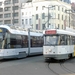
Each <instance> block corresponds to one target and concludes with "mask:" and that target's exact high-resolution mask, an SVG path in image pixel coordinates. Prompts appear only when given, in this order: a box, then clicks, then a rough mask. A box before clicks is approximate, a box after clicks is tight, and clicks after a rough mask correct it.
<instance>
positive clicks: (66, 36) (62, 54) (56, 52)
mask: <svg viewBox="0 0 75 75" xmlns="http://www.w3.org/2000/svg"><path fill="white" fill-rule="evenodd" d="M43 34H44V46H43V55H44V58H45V60H46V61H47V60H49V59H56V60H62V59H68V58H71V57H74V56H75V33H74V32H72V31H68V30H60V29H48V30H44V32H43Z"/></svg>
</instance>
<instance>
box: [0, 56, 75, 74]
mask: <svg viewBox="0 0 75 75" xmlns="http://www.w3.org/2000/svg"><path fill="white" fill-rule="evenodd" d="M74 73H75V58H73V59H70V60H68V61H65V62H62V63H60V62H55V61H54V62H52V61H51V62H49V63H47V62H44V58H43V56H35V57H28V58H26V59H20V60H8V61H3V62H2V61H1V62H0V75H75V74H74Z"/></svg>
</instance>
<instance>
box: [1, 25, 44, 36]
mask: <svg viewBox="0 0 75 75" xmlns="http://www.w3.org/2000/svg"><path fill="white" fill-rule="evenodd" d="M0 28H5V29H7V30H8V31H9V32H10V33H11V34H20V35H28V31H25V30H18V29H12V28H11V27H10V26H7V25H0ZM30 36H43V33H41V32H30Z"/></svg>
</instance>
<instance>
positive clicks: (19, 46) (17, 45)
mask: <svg viewBox="0 0 75 75" xmlns="http://www.w3.org/2000/svg"><path fill="white" fill-rule="evenodd" d="M21 47H22V37H21V35H17V36H16V48H21Z"/></svg>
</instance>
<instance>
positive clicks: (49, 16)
mask: <svg viewBox="0 0 75 75" xmlns="http://www.w3.org/2000/svg"><path fill="white" fill-rule="evenodd" d="M53 7H55V6H54V5H52V6H51V5H49V6H48V7H44V8H47V9H48V16H47V17H48V25H47V27H49V19H51V17H52V16H51V15H50V13H49V9H50V8H53ZM45 24H46V23H45Z"/></svg>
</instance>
